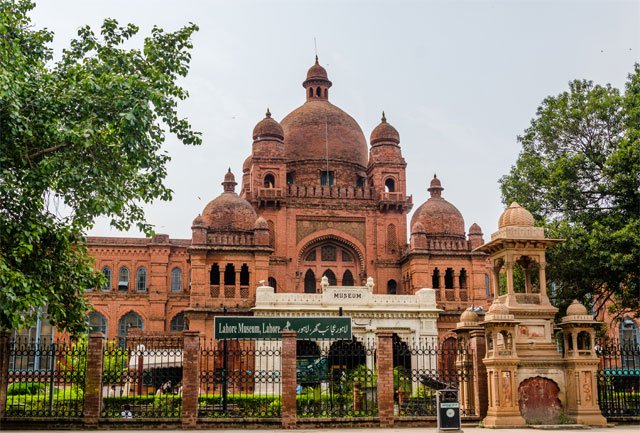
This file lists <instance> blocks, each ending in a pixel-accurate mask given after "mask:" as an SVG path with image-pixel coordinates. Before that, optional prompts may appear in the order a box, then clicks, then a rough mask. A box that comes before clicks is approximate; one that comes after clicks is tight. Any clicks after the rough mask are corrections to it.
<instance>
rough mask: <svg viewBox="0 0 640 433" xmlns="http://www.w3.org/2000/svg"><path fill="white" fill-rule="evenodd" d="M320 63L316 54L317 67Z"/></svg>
mask: <svg viewBox="0 0 640 433" xmlns="http://www.w3.org/2000/svg"><path fill="white" fill-rule="evenodd" d="M319 64H320V63H319V62H318V55H317V54H316V65H319Z"/></svg>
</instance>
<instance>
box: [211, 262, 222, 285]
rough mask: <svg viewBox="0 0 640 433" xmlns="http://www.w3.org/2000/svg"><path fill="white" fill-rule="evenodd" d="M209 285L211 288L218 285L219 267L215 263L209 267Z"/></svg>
mask: <svg viewBox="0 0 640 433" xmlns="http://www.w3.org/2000/svg"><path fill="white" fill-rule="evenodd" d="M209 284H211V285H212V286H219V285H220V266H218V264H217V263H214V264H213V266H211V271H210V272H209Z"/></svg>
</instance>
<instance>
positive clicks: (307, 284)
mask: <svg viewBox="0 0 640 433" xmlns="http://www.w3.org/2000/svg"><path fill="white" fill-rule="evenodd" d="M304 292H305V293H316V275H315V274H314V273H313V271H312V270H311V269H307V272H306V273H305V274H304Z"/></svg>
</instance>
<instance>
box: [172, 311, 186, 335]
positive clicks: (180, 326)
mask: <svg viewBox="0 0 640 433" xmlns="http://www.w3.org/2000/svg"><path fill="white" fill-rule="evenodd" d="M187 329H188V327H187V320H186V319H185V318H184V313H178V314H176V315H175V316H173V319H171V323H170V324H169V331H171V332H180V331H185V330H187Z"/></svg>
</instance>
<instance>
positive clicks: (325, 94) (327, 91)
mask: <svg viewBox="0 0 640 433" xmlns="http://www.w3.org/2000/svg"><path fill="white" fill-rule="evenodd" d="M324 97H325V98H327V99H328V98H329V89H324Z"/></svg>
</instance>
